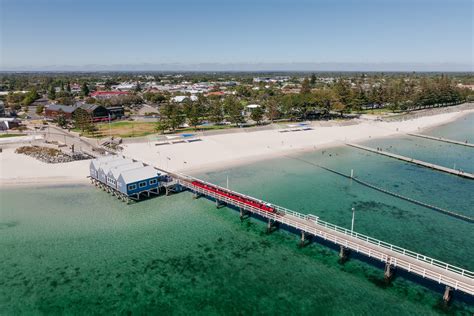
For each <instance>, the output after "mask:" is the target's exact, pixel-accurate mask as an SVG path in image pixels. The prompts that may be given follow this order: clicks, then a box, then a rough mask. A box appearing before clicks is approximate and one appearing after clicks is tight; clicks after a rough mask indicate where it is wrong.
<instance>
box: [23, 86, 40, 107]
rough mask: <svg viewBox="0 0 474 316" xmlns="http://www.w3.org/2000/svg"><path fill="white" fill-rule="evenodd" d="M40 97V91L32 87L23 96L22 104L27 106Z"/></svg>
mask: <svg viewBox="0 0 474 316" xmlns="http://www.w3.org/2000/svg"><path fill="white" fill-rule="evenodd" d="M38 98H39V95H38V92H36V89H34V88H33V89H31V90H30V91H29V92H28V93H27V94H26V95H25V97H24V98H23V100H22V104H23V105H25V106H28V105H30V104H31V103H33V102H35V100H36V99H38Z"/></svg>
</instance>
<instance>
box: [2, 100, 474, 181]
mask: <svg viewBox="0 0 474 316" xmlns="http://www.w3.org/2000/svg"><path fill="white" fill-rule="evenodd" d="M472 112H474V110H472V109H470V110H463V111H459V112H452V113H442V114H437V115H431V116H424V117H420V118H415V119H411V120H406V121H400V122H381V121H371V120H358V121H357V124H354V125H349V126H329V127H322V126H317V123H315V124H314V126H312V129H311V130H307V131H295V132H287V133H281V129H273V130H265V131H252V132H238V133H230V134H222V135H213V136H204V137H201V141H197V142H192V143H178V144H172V145H161V146H156V145H155V143H154V142H149V143H144V142H140V143H127V144H124V150H123V155H125V156H127V157H131V158H134V159H137V160H141V161H143V162H146V163H148V164H150V165H153V166H156V167H160V168H163V169H167V170H170V171H177V172H185V173H197V172H202V171H206V170H218V169H221V168H225V167H229V166H235V165H239V164H247V163H250V162H252V161H258V160H264V159H271V158H276V157H279V156H280V157H281V156H284V155H294V154H298V153H301V152H304V151H311V150H316V149H321V148H325V147H332V146H339V145H343V144H344V143H345V142H358V141H364V140H367V139H371V138H381V137H391V136H396V135H399V134H405V133H410V132H421V131H423V130H424V129H427V128H431V127H434V126H437V125H442V124H445V123H448V122H450V121H453V120H455V119H457V118H459V117H461V116H463V115H466V114H468V113H472ZM18 146H20V145H19V144H18ZM15 147H17V146H15V145H13V144H9V145H8V146H7V147H6V148H3V152H2V153H1V154H0V185H1V186H2V187H6V186H18V185H24V186H25V185H27V186H38V185H58V184H60V185H61V184H81V183H87V178H86V176H87V175H88V174H89V171H88V165H89V161H87V160H84V161H76V162H70V163H64V164H46V163H43V162H40V161H38V160H36V159H34V158H31V157H28V156H25V155H19V154H15V153H14V151H15Z"/></svg>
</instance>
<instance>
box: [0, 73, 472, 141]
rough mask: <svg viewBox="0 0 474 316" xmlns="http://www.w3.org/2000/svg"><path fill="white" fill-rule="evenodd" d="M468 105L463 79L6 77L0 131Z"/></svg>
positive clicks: (251, 121) (126, 127)
mask: <svg viewBox="0 0 474 316" xmlns="http://www.w3.org/2000/svg"><path fill="white" fill-rule="evenodd" d="M473 98H474V78H473V76H472V74H469V73H449V74H438V73H385V74H384V73H332V74H331V73H269V74H265V73H125V72H124V73H3V74H1V85H0V116H1V117H2V118H1V121H0V128H1V129H2V130H10V129H20V131H21V129H22V127H21V126H22V125H24V124H23V123H24V122H27V121H36V122H37V123H38V122H39V121H41V122H42V123H43V124H53V125H56V126H59V127H61V128H67V129H69V130H71V129H72V130H75V131H78V132H80V133H81V134H83V135H86V136H90V137H102V136H117V137H134V136H146V135H149V134H154V133H161V134H163V133H175V132H177V131H189V130H209V129H222V128H230V127H235V126H238V127H247V126H255V125H261V124H268V123H271V122H275V121H303V120H329V119H341V118H350V117H353V116H354V115H356V116H357V115H361V114H364V113H371V114H379V115H389V114H391V113H392V114H393V113H399V112H406V111H412V110H417V109H421V108H429V107H439V106H447V105H453V104H459V103H461V102H464V101H466V100H467V101H469V100H472V99H473ZM119 122H120V123H119Z"/></svg>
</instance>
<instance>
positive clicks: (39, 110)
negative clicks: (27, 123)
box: [36, 105, 44, 115]
mask: <svg viewBox="0 0 474 316" xmlns="http://www.w3.org/2000/svg"><path fill="white" fill-rule="evenodd" d="M43 111H44V105H38V106H37V107H36V114H38V115H41V114H43Z"/></svg>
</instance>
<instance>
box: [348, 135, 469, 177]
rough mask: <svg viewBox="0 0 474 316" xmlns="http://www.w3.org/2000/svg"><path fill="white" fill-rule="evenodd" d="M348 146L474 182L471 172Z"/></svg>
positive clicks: (375, 150) (364, 147)
mask: <svg viewBox="0 0 474 316" xmlns="http://www.w3.org/2000/svg"><path fill="white" fill-rule="evenodd" d="M346 145H347V146H351V147H354V148H358V149H362V150H366V151H370V152H373V153H376V154H380V155H384V156H387V157H391V158H395V159H398V160H402V161H406V162H410V163H413V164H415V165H419V166H423V167H427V168H431V169H434V170H438V171H442V172H446V173H449V174H453V175H456V176H460V177H463V178H467V179H471V180H474V174H472V173H469V172H464V171H460V170H455V169H451V168H447V167H443V166H439V165H435V164H432V163H429V162H425V161H421V160H417V159H413V158H409V157H405V156H402V155H397V154H392V153H389V152H387V151H383V150H377V149H375V148H371V147H366V146H362V145H357V144H352V143H346Z"/></svg>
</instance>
